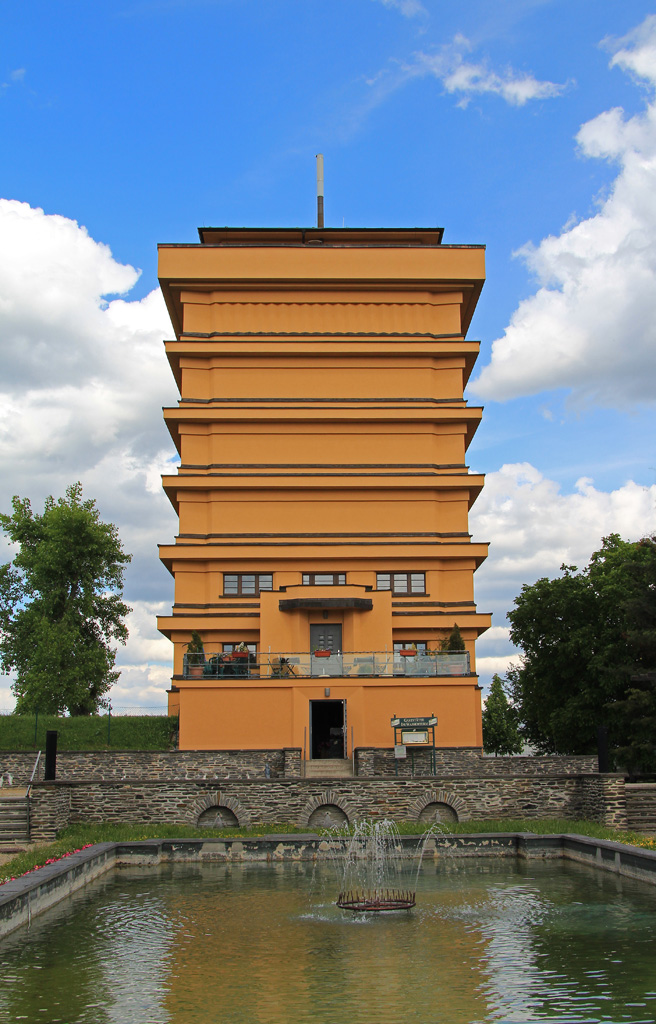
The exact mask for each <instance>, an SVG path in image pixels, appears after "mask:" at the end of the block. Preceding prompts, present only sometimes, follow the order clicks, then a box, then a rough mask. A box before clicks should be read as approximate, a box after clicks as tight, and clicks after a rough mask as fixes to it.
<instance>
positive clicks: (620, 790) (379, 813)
mask: <svg viewBox="0 0 656 1024" xmlns="http://www.w3.org/2000/svg"><path fill="white" fill-rule="evenodd" d="M214 807H221V808H227V809H228V810H229V811H231V812H232V814H234V816H235V818H236V820H237V822H238V823H239V824H240V825H249V824H253V823H256V822H263V823H267V824H275V823H276V822H293V823H295V824H296V825H299V826H301V827H307V826H308V824H309V823H310V822H311V821H312V823H313V824H314V822H317V821H318V820H319V819H318V817H317V814H319V815H320V816H324V817H323V820H328V821H332V820H334V821H335V822H339V821H345V820H348V821H350V822H352V821H357V820H360V819H367V818H391V819H393V820H395V821H418V820H419V819H420V817H421V819H422V821H425V820H428V819H430V818H432V819H433V820H449V819H450V820H453V819H454V818H456V819H457V820H459V821H470V820H473V819H480V818H483V819H484V818H502V819H504V818H505V819H510V818H536V819H537V818H545V817H547V818H568V819H576V818H584V817H587V818H591V819H593V820H596V821H599V822H601V823H602V824H605V825H611V826H616V827H625V826H626V803H625V795H624V779H623V777H622V776H621V775H599V774H594V775H593V774H591V775H579V776H576V775H516V776H507V777H503V776H500V777H497V778H493V777H484V776H476V777H464V776H456V775H452V776H446V775H445V776H441V777H440V778H439V779H435V778H414V779H408V778H403V779H335V780H334V781H331V782H330V783H327V782H326V781H325V780H323V781H322V780H319V779H316V780H315V779H263V780H259V779H258V780H250V781H248V780H244V779H230V780H228V779H224V780H220V781H219V785H217V780H210V779H206V780H192V779H170V780H166V781H164V782H160V781H157V780H146V779H142V780H138V779H131V780H125V781H121V780H116V781H104V782H103V781H100V780H88V781H85V782H81V781H72V780H71V781H57V782H54V783H49V782H43V783H38V784H37V785H35V787H34V790H33V800H32V815H31V826H32V837H33V838H34V839H35V840H47V839H51V838H53V837H54V834H55V832H56V831H57V829H58V828H62V827H63V826H64V824H66V823H67V822H66V821H65V820H64V819H65V818H66V817H67V818H68V821H69V822H71V823H73V822H76V821H90V822H137V823H141V822H143V823H146V822H148V823H169V824H188V825H196V823H197V822H198V819H199V817H200V815H201V814H202V813H203V812H204V811H207V810H210V809H211V808H214ZM331 815H332V817H331Z"/></svg>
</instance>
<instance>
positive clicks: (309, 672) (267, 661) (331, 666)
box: [183, 651, 471, 682]
mask: <svg viewBox="0 0 656 1024" xmlns="http://www.w3.org/2000/svg"><path fill="white" fill-rule="evenodd" d="M470 674H471V672H470V667H469V653H468V652H466V651H465V652H462V653H460V652H458V653H457V654H427V653H426V654H425V653H423V652H421V653H419V652H415V653H412V654H401V653H399V652H397V651H395V652H392V651H371V652H370V651H357V652H355V653H352V654H349V653H341V652H340V653H337V654H333V653H332V652H326V653H323V654H322V653H320V652H315V653H314V654H311V653H310V652H309V651H308V652H304V653H300V654H299V653H298V652H295V653H294V652H282V653H280V652H279V653H276V654H273V653H271V652H269V653H264V652H261V651H258V652H257V654H252V653H245V652H244V653H241V652H232V653H230V654H228V653H222V652H218V653H215V654H212V653H210V652H208V653H206V654H185V655H184V664H183V675H184V678H185V679H192V678H202V679H225V680H226V682H227V681H228V680H231V679H234V678H235V677H237V678H239V677H240V678H246V679H293V678H295V677H296V678H299V679H322V678H325V677H327V676H331V677H335V676H337V677H340V678H342V679H344V678H355V677H362V676H369V677H393V676H402V677H406V676H415V677H417V676H421V677H422V678H426V677H431V676H468V675H470Z"/></svg>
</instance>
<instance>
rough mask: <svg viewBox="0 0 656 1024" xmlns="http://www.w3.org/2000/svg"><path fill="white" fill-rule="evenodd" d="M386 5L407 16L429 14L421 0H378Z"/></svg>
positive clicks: (413, 16)
mask: <svg viewBox="0 0 656 1024" xmlns="http://www.w3.org/2000/svg"><path fill="white" fill-rule="evenodd" d="M378 2H379V3H381V4H382V5H383V6H384V7H391V8H393V9H394V10H397V11H400V12H401V14H402V15H403V16H404V17H405V18H416V17H417V15H425V14H428V11H427V10H426V8H425V7H424V5H423V4H422V3H420V2H419V0H378Z"/></svg>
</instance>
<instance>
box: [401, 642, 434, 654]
mask: <svg viewBox="0 0 656 1024" xmlns="http://www.w3.org/2000/svg"><path fill="white" fill-rule="evenodd" d="M413 647H414V648H416V649H417V654H426V653H427V651H428V641H427V640H401V641H399V640H395V641H394V653H395V654H398V653H399V651H409V650H412V648H413Z"/></svg>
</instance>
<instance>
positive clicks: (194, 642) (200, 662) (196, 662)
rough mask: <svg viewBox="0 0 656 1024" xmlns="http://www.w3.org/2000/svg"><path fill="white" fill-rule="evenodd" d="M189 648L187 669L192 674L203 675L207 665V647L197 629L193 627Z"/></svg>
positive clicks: (187, 646)
mask: <svg viewBox="0 0 656 1024" xmlns="http://www.w3.org/2000/svg"><path fill="white" fill-rule="evenodd" d="M186 648H187V670H188V675H190V676H194V677H196V676H202V674H203V669H204V667H205V647H204V645H203V638H202V636H201V635H200V633H199V632H198V630H197V629H192V631H191V639H190V641H189V643H188V644H186Z"/></svg>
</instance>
